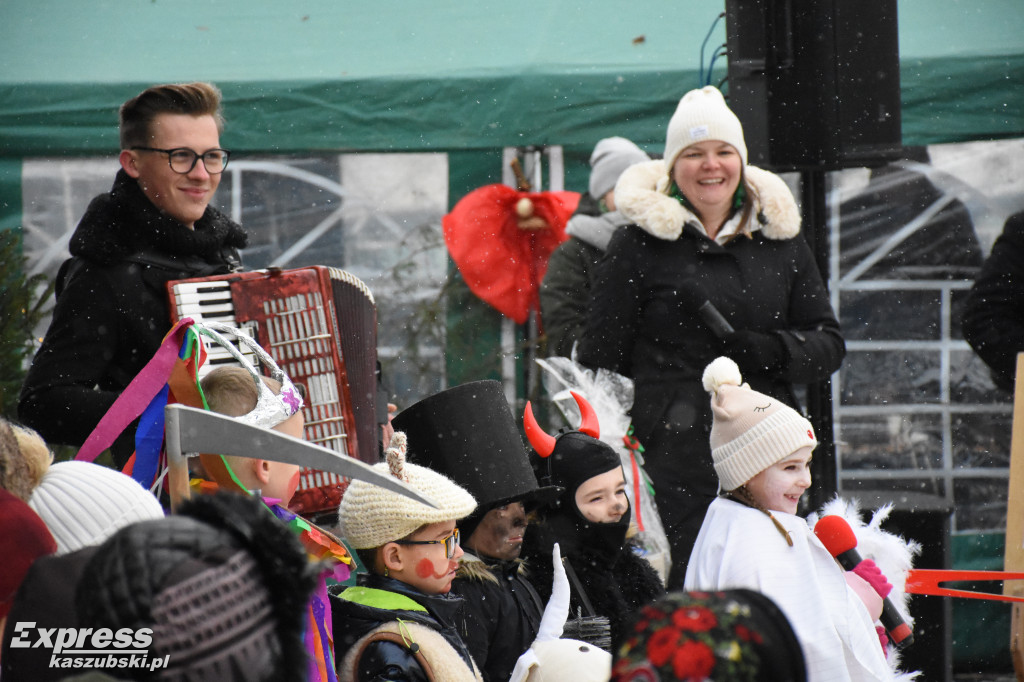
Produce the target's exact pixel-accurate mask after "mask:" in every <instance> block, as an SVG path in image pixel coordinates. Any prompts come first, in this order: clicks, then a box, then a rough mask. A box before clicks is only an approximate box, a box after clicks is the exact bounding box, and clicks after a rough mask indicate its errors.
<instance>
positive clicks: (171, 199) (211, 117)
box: [18, 83, 246, 467]
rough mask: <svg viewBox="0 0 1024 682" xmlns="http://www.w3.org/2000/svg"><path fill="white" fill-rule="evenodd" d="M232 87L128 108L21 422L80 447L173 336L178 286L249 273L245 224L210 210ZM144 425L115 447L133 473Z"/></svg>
mask: <svg viewBox="0 0 1024 682" xmlns="http://www.w3.org/2000/svg"><path fill="white" fill-rule="evenodd" d="M223 125H224V120H223V117H222V114H221V95H220V91H219V90H218V89H217V88H216V87H214V86H213V85H210V84H209V83H187V84H182V85H157V86H154V87H151V88H149V89H147V90H145V91H144V92H142V93H141V94H139V95H138V96H136V97H133V98H132V99H130V100H128V101H127V102H125V103H124V104H123V105H122V106H121V110H120V136H121V153H120V156H119V160H120V163H121V170H119V171H118V173H117V176H116V177H115V179H114V185H113V187H112V189H111V191H110V192H108V193H105V194H101V195H99V196H97V197H96V198H94V199H93V200H92V202H91V203H90V204H89V208H88V209H87V210H86V213H85V215H84V216H83V217H82V219H81V221H80V222H79V224H78V227H77V228H76V229H75V233H74V235H73V236H72V237H71V241H70V244H69V250H70V252H71V258H69V259H68V260H67V261H65V262H64V264H63V265H62V266H61V268H60V271H59V272H58V275H57V282H56V291H57V303H56V306H55V307H54V311H53V321H52V322H51V324H50V328H49V330H47V332H46V337H45V338H44V339H43V343H42V346H41V347H40V349H39V352H38V353H37V354H36V356H35V358H34V359H33V362H32V366H31V368H30V369H29V373H28V376H27V378H26V380H25V384H24V386H23V387H22V391H21V399H20V403H19V406H18V416H19V417H20V419H21V420H22V421H23V422H25V423H26V424H28V425H30V426H32V427H33V428H34V429H35V430H36V431H38V432H39V433H40V434H41V435H42V436H43V437H44V438H45V439H46V441H47V442H48V443H50V444H58V443H60V444H67V445H74V446H79V445H81V444H82V443H83V441H84V440H85V439H86V437H87V436H88V435H89V434H90V433H91V432H92V430H93V428H94V427H95V426H96V424H97V422H99V420H100V418H101V417H102V416H103V414H104V413H106V411H107V409H108V408H109V407H110V406H111V405H112V404H113V402H114V400H115V399H116V398H117V397H118V395H120V393H121V391H122V390H123V389H124V388H125V387H126V386H127V385H128V383H129V382H130V381H131V380H132V379H133V378H134V377H135V375H136V374H137V373H138V372H139V370H141V369H142V367H143V366H144V365H145V364H146V362H147V361H148V360H149V359H150V358H151V357H152V355H153V353H154V352H155V351H156V349H157V348H158V347H159V345H160V341H161V340H162V339H163V336H164V335H165V334H166V333H167V331H168V330H169V329H170V326H171V325H170V313H169V311H168V306H169V303H168V300H167V292H166V283H167V282H168V281H170V280H176V279H184V278H188V277H204V276H209V275H215V274H224V273H228V272H233V271H236V270H239V269H240V268H241V259H240V256H239V253H238V249H240V248H242V247H244V246H245V243H246V234H245V232H244V231H243V229H242V227H241V226H240V225H238V224H237V223H235V222H233V221H232V220H231V219H230V218H228V217H227V216H226V215H224V214H223V213H221V212H220V211H218V210H216V209H215V208H212V207H211V206H210V205H209V204H210V201H211V199H212V198H213V193H214V192H215V191H216V189H217V186H218V185H219V184H220V178H221V174H222V173H223V172H224V169H225V168H226V166H227V162H228V157H229V153H228V151H227V150H225V149H222V148H221V144H220V133H221V132H222V129H223ZM134 433H135V429H133V428H129V429H125V431H124V433H123V434H122V436H121V438H119V439H118V441H117V442H116V443H115V444H114V446H113V447H112V448H111V450H112V453H113V455H114V461H115V464H116V465H117V466H118V467H120V466H122V465H123V464H124V463H125V462H126V461H127V459H128V457H129V456H130V455H131V453H132V451H133V449H134V443H133V437H134Z"/></svg>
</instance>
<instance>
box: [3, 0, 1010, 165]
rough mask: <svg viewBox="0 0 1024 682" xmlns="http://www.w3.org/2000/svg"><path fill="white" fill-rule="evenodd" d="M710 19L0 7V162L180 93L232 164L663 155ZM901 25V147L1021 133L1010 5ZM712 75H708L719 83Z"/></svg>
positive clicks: (69, 2) (82, 141)
mask: <svg viewBox="0 0 1024 682" xmlns="http://www.w3.org/2000/svg"><path fill="white" fill-rule="evenodd" d="M723 9H724V4H723V3H721V2H698V1H696V0H673V1H669V0H637V1H636V2H631V3H623V2H618V1H612V0H596V1H591V2H587V3H580V2H567V1H565V0H520V1H519V2H515V3H497V2H492V1H490V0H474V1H472V2H468V1H465V0H440V1H438V2H430V3H414V2H408V1H406V0H401V1H400V0H377V1H376V2H373V3H355V2H336V1H334V0H308V1H301V2H279V1H275V2H267V1H265V0H247V1H245V2H230V1H227V0H92V1H90V2H78V1H77V0H6V1H5V2H4V3H3V4H2V6H0V96H2V101H3V104H2V105H0V147H2V152H0V156H2V157H7V158H12V157H13V158H22V157H28V156H44V157H62V156H69V155H95V154H110V153H113V152H115V151H116V150H117V147H118V144H117V119H116V111H117V107H118V105H119V104H120V103H121V102H122V101H124V100H125V99H127V98H128V97H130V96H132V95H134V94H136V93H137V92H139V91H140V90H142V89H143V88H145V87H147V86H149V85H151V84H153V83H158V82H174V81H179V82H180V81H189V80H209V81H213V82H215V83H217V84H218V85H219V86H220V87H221V88H222V90H223V91H224V94H225V113H226V115H227V116H228V118H229V121H230V125H229V127H228V130H227V132H226V134H225V135H224V139H223V141H224V143H225V145H227V146H230V147H231V148H232V149H237V150H239V151H247V152H264V153H291V152H299V151H302V152H308V151H314V150H352V151H392V150H393V151H425V150H464V149H493V148H500V147H505V146H512V145H526V144H536V145H547V144H560V145H563V146H565V147H567V148H579V149H589V148H590V147H591V146H592V145H593V142H594V141H595V140H597V139H599V138H601V137H605V136H608V135H624V136H626V137H630V138H631V139H634V140H636V141H637V142H638V143H640V144H642V145H647V146H649V147H651V148H654V149H658V148H660V146H661V145H662V144H663V140H664V127H663V126H664V124H665V122H666V121H667V120H668V118H669V116H671V113H672V111H673V110H674V107H675V103H676V102H677V101H678V99H679V97H680V96H681V95H682V94H683V93H684V92H686V91H687V90H689V89H691V88H694V87H698V86H699V85H702V84H703V82H704V80H706V71H707V70H708V68H709V66H711V61H712V60H711V57H712V55H713V54H714V52H715V50H716V48H717V47H718V46H719V45H721V44H722V43H724V41H725V30H724V20H720V21H718V22H717V23H716V17H717V16H718V15H719V13H720V12H722V10H723ZM898 9H899V29H900V31H899V33H900V48H901V79H902V89H903V135H904V142H905V143H906V144H930V143H936V142H953V141H962V140H975V139H993V138H1000V137H1014V136H1020V135H1021V134H1022V133H1024V120H1022V119H1024V115H1022V113H1021V112H1024V87H1021V82H1020V81H1021V74H1022V73H1024V41H1022V40H1021V38H1020V36H1021V35H1024V5H1022V4H1021V3H1020V1H1019V0H986V1H985V2H970V3H966V2H962V1H958V0H901V1H900V2H899V3H898ZM702 47H703V49H702ZM702 53H703V54H702ZM725 64H726V58H725V57H721V58H719V59H717V60H716V61H715V62H714V74H713V78H712V79H711V80H712V81H713V82H716V83H717V82H718V81H719V80H721V78H723V77H724V76H725ZM702 67H703V70H704V72H705V75H702V72H701V69H702Z"/></svg>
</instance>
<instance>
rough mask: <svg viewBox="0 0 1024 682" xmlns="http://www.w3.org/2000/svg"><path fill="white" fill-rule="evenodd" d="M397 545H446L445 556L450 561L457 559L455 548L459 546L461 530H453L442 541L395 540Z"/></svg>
mask: <svg viewBox="0 0 1024 682" xmlns="http://www.w3.org/2000/svg"><path fill="white" fill-rule="evenodd" d="M395 544H396V545H444V551H445V554H446V555H447V556H448V558H449V559H454V558H455V548H456V547H458V546H459V529H458V528H453V529H452V532H451V533H450V534H449V535H448V536H447V537H444V538H441V539H440V540H395Z"/></svg>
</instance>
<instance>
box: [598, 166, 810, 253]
mask: <svg viewBox="0 0 1024 682" xmlns="http://www.w3.org/2000/svg"><path fill="white" fill-rule="evenodd" d="M744 176H745V178H746V180H747V182H748V183H749V184H750V186H751V187H752V188H753V189H754V192H753V194H754V197H753V199H754V214H755V215H756V216H757V223H756V224H755V225H753V226H752V229H754V230H757V229H760V231H761V233H762V234H763V235H764V236H765V237H767V238H768V239H780V240H781V239H792V238H793V237H795V236H796V235H798V234H800V210H799V208H798V207H797V204H796V199H794V198H793V193H792V192H791V191H790V190H789V187H788V186H787V185H786V183H785V182H784V181H783V180H782V178H780V177H779V176H778V175H775V174H774V173H770V172H768V171H766V170H762V169H761V168H757V167H756V166H747V167H746V168H745V169H744ZM668 188H669V174H668V172H667V170H666V168H665V162H664V160H660V159H659V160H655V161H647V162H644V163H638V164H636V165H634V166H631V167H629V168H628V169H626V171H625V172H624V173H623V174H622V176H621V177H620V178H619V182H618V184H616V185H615V206H616V208H617V209H618V210H619V211H621V212H622V213H623V214H625V215H626V216H627V217H628V218H630V219H631V220H632V221H634V222H635V223H636V224H637V225H638V226H640V227H641V228H642V229H643V230H644V231H645V232H648V233H650V234H651V235H653V236H655V237H657V238H658V239H664V240H666V241H675V240H676V239H678V238H679V235H681V234H682V233H683V226H684V225H686V223H688V222H692V221H698V218H697V216H695V215H694V214H693V213H692V212H691V211H690V210H689V209H687V208H686V207H685V206H683V205H682V204H680V203H679V202H678V201H676V200H675V199H673V198H672V197H670V196H669V195H668Z"/></svg>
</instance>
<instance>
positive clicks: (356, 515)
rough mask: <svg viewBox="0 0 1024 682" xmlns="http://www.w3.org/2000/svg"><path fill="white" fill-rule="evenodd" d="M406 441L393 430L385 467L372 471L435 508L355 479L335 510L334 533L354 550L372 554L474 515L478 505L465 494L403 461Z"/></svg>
mask: <svg viewBox="0 0 1024 682" xmlns="http://www.w3.org/2000/svg"><path fill="white" fill-rule="evenodd" d="M405 452H406V437H405V434H404V433H403V432H401V431H396V432H395V434H394V435H393V436H392V437H391V446H390V447H389V448H388V450H387V452H386V453H385V456H386V459H387V461H386V462H381V463H379V464H374V465H373V468H374V469H376V470H377V471H379V472H380V473H383V474H388V473H390V474H391V475H392V476H394V477H395V478H397V479H399V480H401V481H405V482H406V483H408V484H409V485H410V486H411V487H412V488H415V489H416V490H417V491H419V492H421V493H423V494H424V495H426V496H427V497H429V498H430V499H432V500H434V501H435V502H436V503H437V505H438V506H437V508H436V509H435V508H433V507H428V506H427V505H425V504H422V503H420V502H417V501H416V500H412V499H410V498H408V497H406V496H404V495H399V494H398V493H394V492H391V491H390V490H385V489H384V488H379V487H377V486H375V485H373V484H371V483H367V482H365V481H361V480H359V479H356V480H354V481H352V483H351V484H350V485H349V486H348V489H347V490H346V491H345V494H344V496H343V497H342V498H341V506H340V507H338V531H339V534H340V535H341V536H342V537H343V538H344V539H345V540H347V541H348V542H349V544H350V545H351V546H352V547H354V548H355V549H373V548H375V547H380V546H382V545H386V544H387V543H389V542H394V541H395V540H401V539H402V538H404V537H405V536H407V535H409V534H410V533H412V532H413V531H415V530H416V529H417V528H419V527H420V526H425V525H427V524H430V523H439V522H441V521H450V520H453V519H454V520H458V519H461V518H465V517H466V516H469V515H470V514H472V513H473V510H474V509H475V508H476V500H474V499H473V496H472V495H470V494H469V493H468V492H466V490H465V489H463V488H461V487H460V486H459V485H457V484H456V483H454V482H453V481H452V480H451V479H448V478H446V477H445V476H442V475H441V474H439V473H437V472H436V471H434V470H433V469H428V468H426V467H422V466H419V465H417V464H409V463H408V462H406V461H405Z"/></svg>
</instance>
